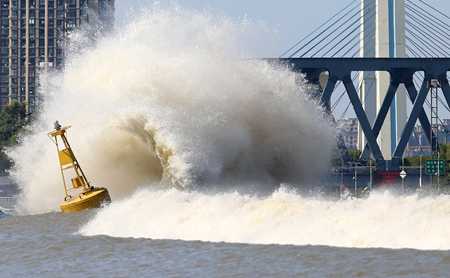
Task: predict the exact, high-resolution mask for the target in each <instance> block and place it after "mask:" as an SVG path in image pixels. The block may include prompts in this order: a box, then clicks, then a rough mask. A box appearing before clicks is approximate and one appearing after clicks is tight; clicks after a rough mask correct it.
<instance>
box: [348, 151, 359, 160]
mask: <svg viewBox="0 0 450 278" xmlns="http://www.w3.org/2000/svg"><path fill="white" fill-rule="evenodd" d="M348 154H349V155H350V158H351V159H352V161H359V157H360V156H361V151H360V150H358V149H354V150H350V151H348Z"/></svg>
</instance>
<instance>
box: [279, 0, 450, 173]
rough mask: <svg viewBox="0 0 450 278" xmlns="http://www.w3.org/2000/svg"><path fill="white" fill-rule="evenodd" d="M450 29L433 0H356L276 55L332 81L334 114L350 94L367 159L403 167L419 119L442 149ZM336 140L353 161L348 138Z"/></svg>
mask: <svg viewBox="0 0 450 278" xmlns="http://www.w3.org/2000/svg"><path fill="white" fill-rule="evenodd" d="M449 34H450V17H449V16H447V15H446V14H445V13H443V12H442V11H439V10H437V9H435V8H434V7H432V6H431V5H429V4H428V3H427V1H426V0H353V1H349V4H348V5H347V6H345V7H343V8H342V9H341V10H340V11H339V12H338V13H336V15H334V16H333V17H332V18H330V19H329V20H328V21H326V22H325V23H324V24H322V25H321V26H319V27H318V28H316V29H315V30H314V31H313V32H311V33H310V34H309V35H308V36H307V37H305V38H303V39H302V40H300V41H299V42H298V43H296V44H295V45H294V46H293V47H291V48H290V49H288V50H287V51H286V52H285V53H283V54H282V55H281V56H280V58H279V59H275V60H277V61H279V60H282V61H283V62H284V63H288V64H289V65H291V66H292V69H293V70H294V71H298V72H300V71H301V72H302V73H304V74H306V78H307V80H308V81H309V82H310V83H315V84H318V85H320V83H322V85H323V84H324V83H326V85H324V86H323V87H321V89H322V90H321V94H322V95H321V101H322V104H323V105H324V106H325V107H326V108H327V109H328V110H329V112H330V113H332V112H333V111H334V110H335V109H336V107H337V106H338V104H339V102H340V101H342V99H344V98H345V96H347V97H348V99H349V101H348V105H347V107H346V108H345V110H344V113H343V114H342V116H341V117H344V116H345V113H346V112H347V111H348V108H349V106H350V104H352V107H353V109H354V112H355V114H356V116H357V117H358V121H359V124H360V128H359V130H360V134H359V136H358V137H359V138H358V140H359V148H360V149H362V150H363V152H362V154H361V157H360V162H361V163H362V164H363V165H366V163H367V161H368V159H369V157H370V155H372V156H373V157H374V158H375V160H376V161H377V169H378V170H379V171H384V170H393V171H397V170H399V168H400V160H401V158H402V156H403V153H404V150H405V148H406V146H407V143H408V139H409V138H410V136H411V134H412V132H413V128H414V125H415V124H416V122H417V121H419V122H420V124H421V126H422V128H423V129H424V131H425V134H426V137H427V139H428V142H430V143H431V144H430V145H431V147H432V151H434V152H436V151H437V150H438V148H439V146H438V143H437V134H436V133H437V125H438V123H439V121H440V119H439V115H438V112H437V106H438V103H440V106H442V107H444V109H445V110H447V111H449V112H450V109H449V103H450V85H449V81H448V80H449V78H448V74H449V70H450V58H449V57H450V43H449V42H450V35H449ZM323 79H326V82H320V81H321V80H323ZM341 91H342V92H341ZM438 91H441V92H442V94H443V96H444V99H441V97H440V96H439V94H438ZM336 93H339V97H338V98H337V101H336V102H334V103H331V97H332V95H333V94H336ZM407 101H408V102H410V103H411V104H410V105H409V107H410V108H409V109H408V108H407V107H408V104H407ZM433 103H435V104H433ZM337 141H338V143H337V145H338V149H339V152H340V154H341V157H342V159H343V161H344V162H345V163H347V162H350V157H349V155H348V151H347V149H346V148H345V145H344V142H343V140H342V137H341V138H339V139H338V140H337Z"/></svg>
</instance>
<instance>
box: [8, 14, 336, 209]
mask: <svg viewBox="0 0 450 278" xmlns="http://www.w3.org/2000/svg"><path fill="white" fill-rule="evenodd" d="M266 33H267V30H266V27H265V26H264V25H259V24H258V23H253V22H251V21H250V20H248V19H244V20H241V21H235V20H232V19H230V18H228V17H226V16H223V15H214V14H212V13H211V12H208V11H205V12H197V11H193V10H187V9H183V8H182V7H180V6H174V7H169V8H161V7H158V6H154V7H152V8H151V9H148V10H145V11H143V12H142V13H141V14H140V15H137V16H136V19H135V20H134V21H132V22H130V23H129V25H128V27H127V28H125V29H124V30H121V31H119V32H117V34H115V35H112V36H111V37H107V38H102V39H99V41H98V42H96V44H95V46H93V47H91V48H81V49H80V47H78V48H76V47H75V48H74V49H78V50H77V52H76V53H73V54H72V56H70V57H68V59H67V64H66V67H65V70H64V72H63V73H60V74H55V73H48V74H46V75H42V76H41V91H40V94H41V95H42V96H43V98H44V100H45V101H44V103H43V106H42V108H41V109H40V111H39V115H38V117H37V120H36V121H35V122H34V123H33V124H32V126H30V127H29V129H28V132H27V134H26V135H25V136H24V137H23V138H22V140H21V143H20V145H19V146H17V147H14V148H13V149H10V150H8V155H9V156H10V157H11V158H12V159H13V160H14V164H15V166H14V169H13V170H12V173H11V175H12V177H13V178H14V179H15V180H16V181H17V183H18V184H19V186H20V188H21V190H22V195H21V199H20V201H19V205H18V211H20V212H22V213H41V212H47V211H58V210H59V203H60V202H61V201H62V198H63V197H64V191H63V186H62V181H61V175H60V173H59V166H58V158H57V153H56V150H55V149H54V145H53V144H52V143H51V142H50V140H49V139H48V138H47V136H46V134H47V132H49V131H51V130H52V129H53V122H54V120H58V121H59V123H60V124H62V125H63V126H64V125H71V126H72V128H71V129H69V130H68V139H69V141H70V143H71V146H72V148H73V150H74V153H75V155H76V156H77V159H78V161H79V162H80V164H81V166H82V167H83V170H84V173H85V174H86V176H87V178H88V179H89V180H90V181H91V184H92V185H94V186H103V187H107V188H108V190H109V191H110V194H111V197H112V199H113V201H117V200H120V199H123V198H127V197H130V196H131V195H132V194H133V192H135V190H136V189H137V188H139V187H141V186H145V185H148V184H158V185H159V187H160V188H171V187H175V188H183V189H189V190H200V189H201V188H222V187H228V186H231V187H233V188H239V187H246V186H248V185H249V184H251V185H252V186H253V187H252V190H254V191H259V190H263V189H264V188H271V189H272V190H273V189H274V188H277V187H278V186H279V185H280V184H281V183H289V184H291V185H293V186H303V185H305V184H308V183H311V182H312V180H313V179H314V178H315V177H317V176H320V174H321V173H322V172H323V171H324V170H325V169H326V167H327V164H328V161H329V159H330V149H331V147H332V142H333V130H332V128H331V127H330V126H329V125H328V124H327V120H326V119H325V117H324V113H323V110H322V108H320V107H319V106H318V104H317V103H316V102H315V101H314V100H311V99H310V98H309V97H308V95H307V93H306V89H305V87H304V86H303V85H302V84H300V85H295V86H294V85H293V84H292V78H291V77H292V76H291V75H292V74H291V73H290V72H288V71H287V70H286V69H285V68H284V67H283V66H282V65H278V66H275V65H269V64H267V63H266V62H265V61H262V60H252V59H244V58H248V57H249V54H248V53H251V52H250V51H248V49H249V46H251V45H255V44H258V43H256V42H257V41H258V40H263V39H262V38H261V36H262V35H264V34H266ZM77 39H78V40H80V41H82V43H80V45H85V44H86V42H85V40H83V39H82V34H81V35H80V34H78V35H77V36H75V35H74V36H72V43H76V40H77ZM249 41H251V42H249Z"/></svg>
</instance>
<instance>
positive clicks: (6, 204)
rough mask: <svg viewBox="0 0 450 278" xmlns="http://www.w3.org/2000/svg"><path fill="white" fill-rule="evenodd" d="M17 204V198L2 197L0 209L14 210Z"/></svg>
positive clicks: (0, 198)
mask: <svg viewBox="0 0 450 278" xmlns="http://www.w3.org/2000/svg"><path fill="white" fill-rule="evenodd" d="M16 203H17V198H15V197H0V207H2V208H7V209H12V208H14V206H15V205H16Z"/></svg>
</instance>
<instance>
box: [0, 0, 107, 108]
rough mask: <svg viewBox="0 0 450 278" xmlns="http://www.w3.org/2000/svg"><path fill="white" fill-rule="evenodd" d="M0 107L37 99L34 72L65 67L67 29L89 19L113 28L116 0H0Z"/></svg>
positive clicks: (95, 24)
mask: <svg viewBox="0 0 450 278" xmlns="http://www.w3.org/2000/svg"><path fill="white" fill-rule="evenodd" d="M0 5H1V6H0V16H1V19H0V20H1V33H0V107H1V109H3V108H4V107H5V105H6V104H8V103H9V102H11V101H12V100H17V101H20V102H22V101H27V103H28V110H29V112H33V111H34V110H35V108H36V106H37V104H38V96H37V87H38V84H39V81H38V75H39V72H42V71H51V70H58V69H62V68H63V67H64V56H65V44H66V42H67V37H68V34H69V33H70V32H71V31H73V30H74V29H76V28H79V27H82V26H87V25H88V24H89V25H93V28H99V30H101V32H109V31H112V30H113V25H114V0H19V1H11V0H0Z"/></svg>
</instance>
